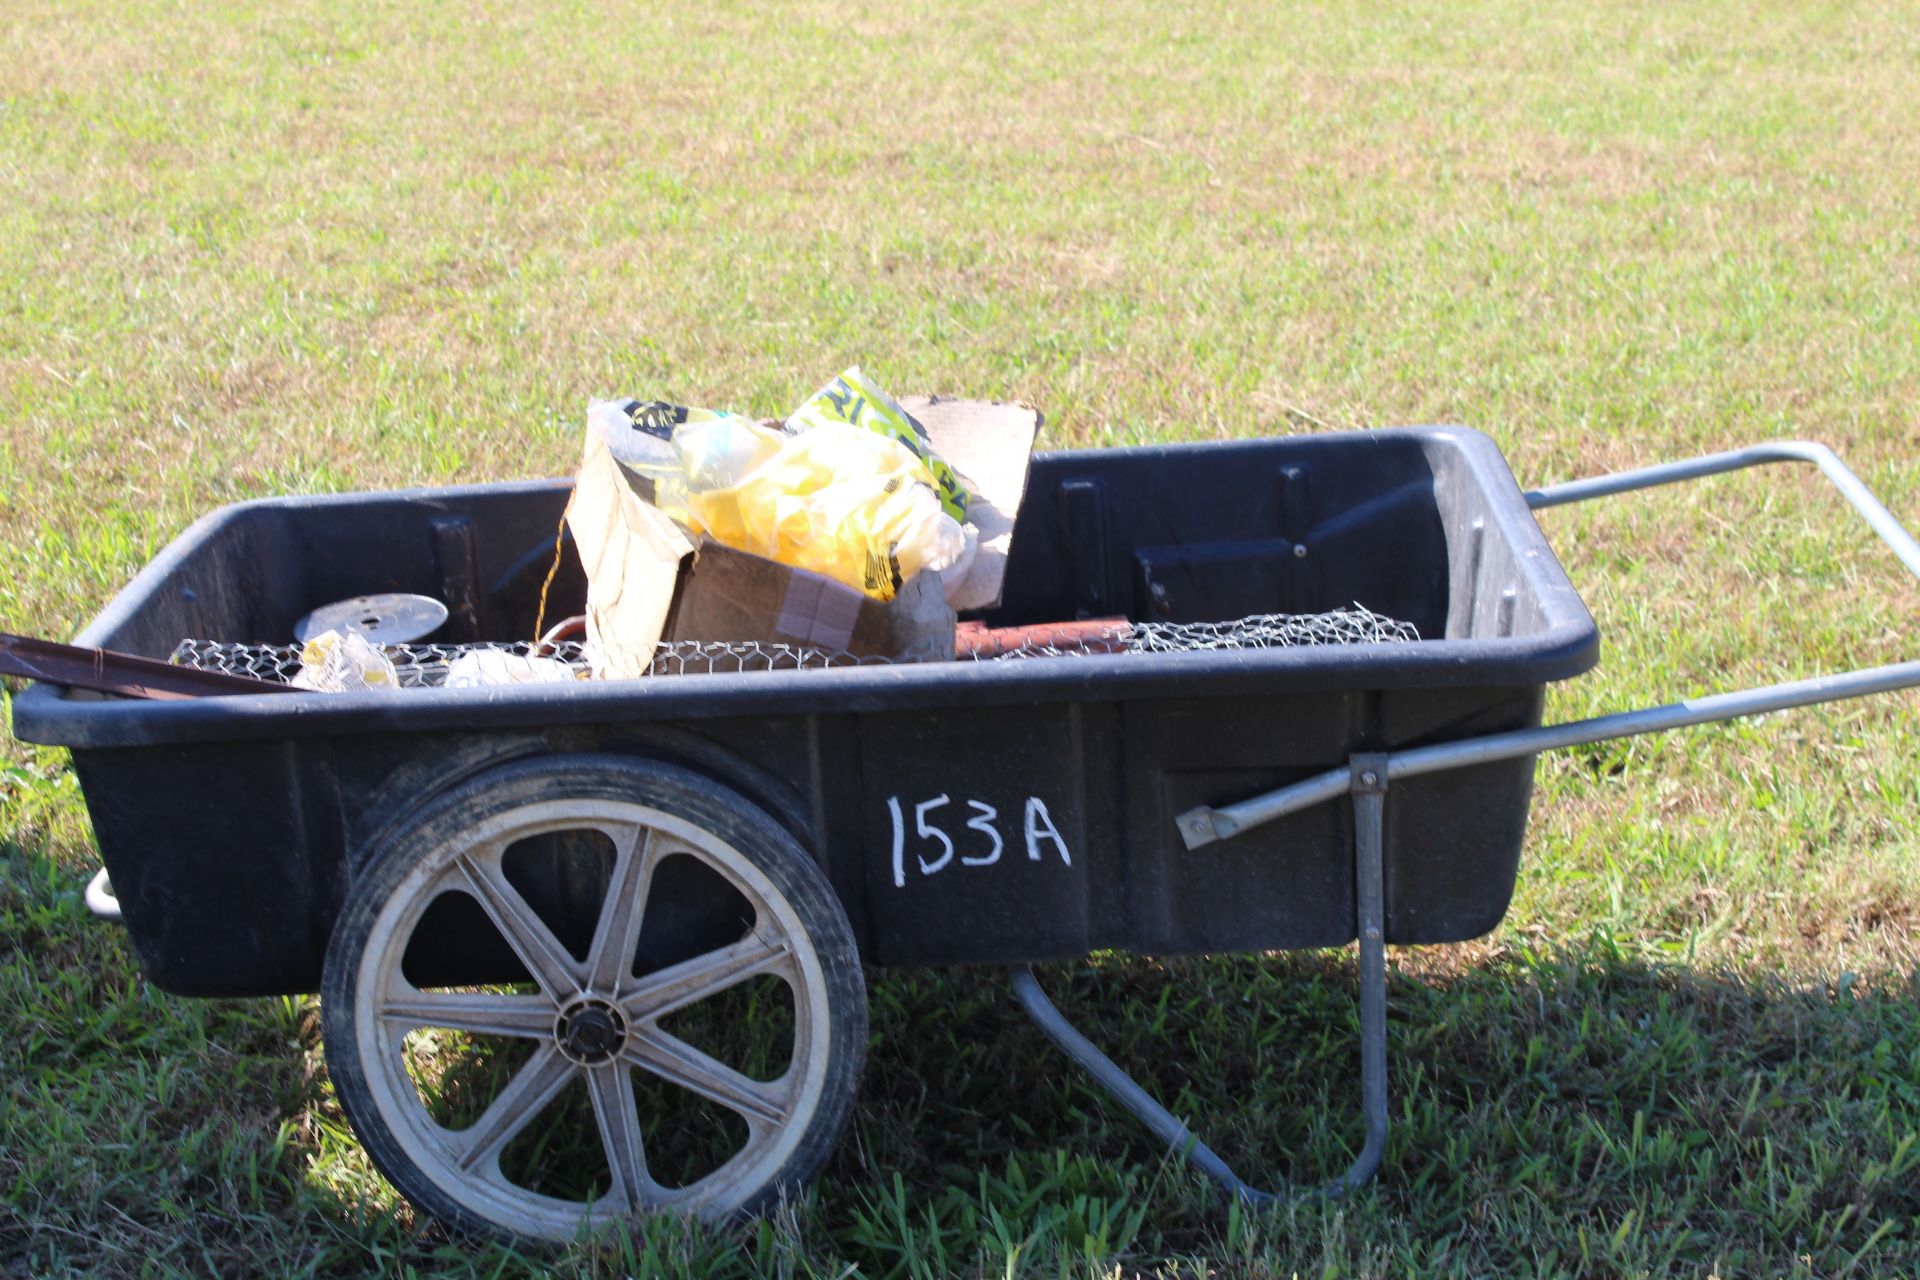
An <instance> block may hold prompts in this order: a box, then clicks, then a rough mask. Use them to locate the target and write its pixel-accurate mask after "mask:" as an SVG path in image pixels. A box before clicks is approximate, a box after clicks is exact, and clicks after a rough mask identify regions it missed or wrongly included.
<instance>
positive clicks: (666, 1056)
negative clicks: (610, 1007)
mask: <svg viewBox="0 0 1920 1280" xmlns="http://www.w3.org/2000/svg"><path fill="white" fill-rule="evenodd" d="M626 1055H627V1059H628V1060H629V1061H631V1062H633V1063H634V1064H636V1065H638V1066H641V1067H644V1068H646V1069H647V1070H648V1071H651V1072H653V1074H655V1075H657V1076H659V1077H660V1078H661V1079H662V1080H665V1081H667V1082H669V1083H670V1084H677V1085H679V1086H680V1087H681V1088H682V1089H685V1090H687V1091H688V1092H689V1093H697V1094H699V1095H700V1096H701V1097H703V1098H705V1099H707V1100H708V1101H710V1102H717V1103H719V1104H720V1105H721V1106H723V1107H725V1108H727V1109H728V1110H729V1111H734V1112H738V1113H739V1114H740V1115H741V1116H744V1117H745V1118H746V1119H747V1120H748V1121H749V1122H755V1121H757V1122H760V1123H763V1124H768V1125H779V1124H782V1123H784V1122H785V1120H786V1118H787V1099H786V1092H787V1090H786V1087H785V1081H784V1079H783V1080H780V1081H774V1082H772V1083H767V1084H763V1083H761V1082H760V1081H758V1080H753V1079H749V1078H748V1077H746V1076H744V1075H741V1074H740V1073H739V1072H738V1071H735V1070H734V1069H733V1068H732V1067H729V1066H728V1065H726V1064H725V1063H724V1062H721V1061H720V1060H719V1059H717V1058H715V1057H713V1056H711V1055H709V1054H705V1053H702V1052H701V1051H700V1050H698V1049H696V1048H694V1047H693V1046H692V1045H690V1044H688V1043H687V1042H686V1041H685V1040H682V1039H680V1037H678V1036H673V1035H668V1034H667V1033H666V1032H664V1031H662V1030H660V1028H658V1027H636V1028H635V1029H634V1031H633V1033H632V1035H630V1036H629V1037H628V1039H627V1048H626Z"/></svg>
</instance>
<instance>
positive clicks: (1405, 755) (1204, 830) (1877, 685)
mask: <svg viewBox="0 0 1920 1280" xmlns="http://www.w3.org/2000/svg"><path fill="white" fill-rule="evenodd" d="M1776 462H1804V463H1811V464H1812V465H1814V466H1817V467H1818V468H1820V471H1821V473H1822V474H1824V475H1825V476H1826V477H1827V479H1829V480H1830V481H1832V482H1833V484H1834V486H1835V488H1837V489H1838V490H1839V491H1840V494H1841V496H1842V497H1844V498H1846V500H1847V501H1848V503H1849V504H1851V505H1852V506H1853V508H1854V510H1855V511H1857V512H1859V513H1860V515H1861V516H1862V517H1864V518H1865V519H1866V521H1867V523H1868V525H1869V526H1871V527H1872V529H1873V530H1874V532H1875V533H1877V534H1879V535H1880V537H1881V539H1882V541H1884V542H1885V543H1886V545H1887V547H1888V548H1889V549H1890V550H1891V551H1892V552H1893V554H1894V556H1895V557H1896V558H1897V559H1899V561H1900V562H1901V563H1902V564H1903V565H1905V566H1906V567H1907V569H1908V570H1910V571H1911V572H1912V573H1913V574H1914V575H1915V576H1916V577H1920V542H1916V541H1915V540H1914V538H1913V535H1912V534H1910V533H1908V532H1907V530H1906V529H1905V528H1904V527H1903V526H1902V525H1901V524H1900V522H1899V520H1898V519H1896V518H1895V517H1894V515H1893V513H1892V512H1891V511H1889V510H1888V509H1887V507H1886V506H1885V504H1883V503H1882V502H1881V501H1880V500H1879V499H1878V498H1876V497H1875V496H1874V495H1873V493H1872V491H1871V490H1869V489H1868V488H1867V487H1866V485H1865V484H1863V483H1862V482H1861V480H1860V478H1859V477H1858V476H1856V475H1854V473H1853V472H1852V471H1850V470H1848V468H1847V466H1846V464H1845V463H1843V462H1842V461H1841V460H1840V458H1839V456H1838V455H1837V454H1835V453H1834V452H1833V450H1831V449H1829V448H1828V447H1827V446H1825V445H1823V444H1814V443H1809V442H1804V441H1780V442H1775V443H1770V444H1761V445H1754V446H1752V447H1750V448H1746V449H1735V450H1730V451H1728V452H1725V453H1715V454H1709V455H1706V456H1704V457H1700V458H1692V459H1688V460H1686V461H1683V462H1673V463H1666V464H1663V465H1660V466H1652V467H1643V468H1640V469H1638V470H1633V471H1623V472H1618V473H1615V474H1612V475H1604V476H1595V477H1592V478H1589V479H1586V480H1575V481H1570V482H1568V483H1566V484H1559V485H1551V486H1549V487H1547V488H1544V489H1534V490H1530V491H1528V492H1527V494H1526V499H1527V505H1528V506H1530V507H1532V508H1533V509H1534V510H1536V511H1539V510H1544V509H1546V508H1549V507H1557V506H1564V505H1566V504H1569V503H1574V502H1585V501H1588V500H1590V499H1593V498H1601V497H1608V496H1611V495H1613V494H1619V493H1631V492H1634V491H1636V490H1640V489H1651V488H1655V487H1657V486H1660V485H1668V484H1677V483H1680V482H1683V481H1689V480H1698V479H1702V478H1704V477H1707V476H1715V475H1724V474H1726V473H1727V472H1730V471H1739V470H1742V469H1744V468H1747V467H1754V466H1761V465H1765V464H1769V463H1776ZM1916 687H1920V661H1915V662H1902V663H1894V664H1891V665H1887V666H1880V667H1871V668H1867V669H1864V670H1860V671H1852V672H1847V673H1844V674H1840V675H1830V676H1819V677H1815V678H1813V679H1809V680H1794V681H1789V682H1786V683H1782V684H1773V685H1766V686H1763V687H1761V688H1757V689H1747V690H1741V691H1738V692H1734V693H1721V694H1713V695H1710V696H1707V697H1701V698H1690V699H1686V700H1683V701H1680V702H1674V703H1669V704H1667V705H1665V706H1660V707H1649V708H1646V709H1644V710H1639V711H1626V712H1619V713H1617V714H1614V715H1606V716H1596V717H1593V718H1591V719H1587V720H1576V721H1572V722H1569V723H1567V724H1559V725H1544V726H1542V727H1540V728H1537V729H1520V730H1515V731H1513V732H1510V733H1496V734H1488V735H1486V736H1483V737H1478V738H1467V739H1463V740H1461V741H1458V742H1445V743H1439V744H1436V745H1434V746H1428V747H1415V748H1411V749H1408V750H1405V751H1395V752H1383V753H1376V754H1365V755H1355V756H1354V757H1352V759H1351V760H1350V761H1349V762H1348V764H1347V765H1346V767H1344V768H1340V769H1330V770H1328V771H1327V772H1325V773H1322V774H1317V775H1315V776H1314V777H1311V778H1307V779H1304V780H1303V781H1300V782H1296V783H1293V784H1292V785H1290V786H1285V787H1280V788H1278V789H1276V790H1273V791H1269V792H1266V793H1265V794H1263V795H1258V796H1254V797H1252V798H1251V799H1247V800H1242V801H1240V802H1239V803H1238V804H1231V805H1224V806H1221V807H1218V808H1213V807H1206V806H1203V807H1200V808H1195V809H1190V810H1188V811H1186V812H1185V813H1182V814H1180V815H1179V816H1178V817H1177V818H1175V820H1174V822H1175V826H1176V827H1177V829H1178V830H1179V832H1180V838H1181V840H1182V842H1183V843H1184V844H1185V845H1186V847H1187V848H1188V849H1189V850H1195V849H1200V848H1203V847H1205V846H1206V845H1209V844H1212V843H1214V842H1215V841H1218V840H1226V839H1230V838H1232V837H1233V836H1236V835H1238V834H1240V833H1241V832H1243V831H1248V830H1251V829H1252V828H1254V827H1258V826H1261V825H1264V824H1265V823H1269V822H1273V821H1275V820H1276V819H1279V818H1283V817H1285V816H1287V815H1288V814H1291V813H1297V812H1299V811H1300V810H1302V809H1306V808H1310V807H1312V806H1313V805H1316V804H1322V803H1324V802H1326V801H1328V800H1331V799H1334V798H1335V797H1337V796H1342V795H1351V796H1353V799H1354V884H1355V890H1356V903H1355V907H1356V910H1355V916H1356V919H1355V922H1354V923H1355V932H1356V934H1357V935H1358V938H1359V952H1360V955H1359V979H1360V983H1359V986H1360V990H1359V999H1360V1058H1361V1099H1362V1101H1361V1106H1362V1111H1363V1114H1364V1116H1365V1120H1366V1142H1365V1145H1364V1146H1363V1147H1362V1149H1361V1152H1360V1154H1359V1156H1358V1157H1356V1158H1355V1160H1354V1162H1353V1164H1352V1166H1351V1167H1350V1168H1349V1169H1348V1170H1347V1172H1346V1173H1345V1174H1343V1175H1342V1176H1341V1177H1339V1178H1337V1179H1335V1180H1334V1181H1332V1182H1329V1183H1326V1184H1324V1185H1322V1186H1320V1187H1318V1188H1312V1189H1308V1190H1307V1191H1306V1194H1310V1195H1312V1194H1317V1195H1324V1196H1338V1195H1342V1194H1344V1193H1345V1192H1347V1191H1350V1190H1352V1189H1353V1188H1354V1187H1357V1186H1359V1185H1360V1184H1362V1183H1364V1182H1365V1181H1366V1180H1367V1179H1368V1178H1370V1177H1372V1176H1373V1173H1374V1171H1375V1170H1376V1169H1377V1168H1378V1167H1379V1165H1380V1156H1381V1152H1382V1150H1383V1149H1384V1147H1385V1145H1386V1137H1387V1124H1388V1115H1387V1082H1386V1071H1387V1021H1386V936H1385V932H1386V913H1385V910H1384V904H1383V895H1384V890H1385V885H1384V875H1383V869H1382V865H1381V849H1382V831H1383V826H1384V816H1385V805H1386V793H1387V789H1388V787H1389V786H1390V785H1391V784H1392V783H1393V782H1395V781H1397V780H1400V779H1404V778H1414V777H1419V776H1421V775H1423V774H1429V773H1440V772H1444V771H1446V770H1450V769H1464V768H1470V767H1472V766H1474V765H1481V764H1490V763H1493V762H1495V761H1501V760H1514V759H1518V758H1521V757H1523V756H1532V755H1538V754H1539V753H1540V752H1542V751H1555V750H1560V749H1563V748H1566V747H1575V746H1586V745H1589V744H1591V743H1595V742H1605V741H1609V740H1612V739H1616V738H1626V737H1635V736H1638V735H1640V734H1647V733H1665V732H1667V731H1669V730H1673V729H1682V728H1687V727H1690V726H1693V725H1700V724H1708V723H1712V722H1714V721H1723V720H1734V719H1738V718H1740V717H1742V716H1753V715H1765V714H1767V713H1769V712H1774V711H1784V710H1787V709H1789V708H1793V707H1804V706H1810V705H1813V704H1815V703H1821V702H1837V701H1840V700H1842V699H1847V698H1859V697H1865V696H1867V695H1869V694H1875V693H1887V692H1892V691H1894V690H1899V689H1912V688H1916ZM1013 985H1014V992H1015V994H1016V995H1017V996H1018V997H1019V999H1020V1002H1021V1004H1022V1005H1023V1006H1024V1007H1025V1008H1026V1010H1027V1013H1028V1014H1029V1015H1030V1016H1031V1017H1032V1018H1033V1020H1034V1022H1035V1023H1037V1024H1038V1025H1039V1027H1040V1029H1041V1031H1042V1032H1044V1033H1045V1034H1046V1035H1047V1037H1048V1038H1049V1039H1051V1040H1052V1041H1053V1042H1054V1044H1056V1045H1058V1046H1059V1047H1060V1048H1061V1049H1062V1050H1063V1051H1064V1052H1065V1053H1066V1054H1067V1056H1068V1057H1070V1058H1072V1059H1073V1060H1074V1061H1075V1062H1077V1063H1079V1064H1080V1065H1081V1066H1082V1067H1083V1068H1085V1069H1086V1070H1087V1072H1088V1073H1089V1074H1091V1075H1092V1076H1093V1078H1094V1080H1095V1082H1096V1083H1098V1084H1099V1085H1100V1086H1101V1087H1102V1088H1104V1089H1106V1090H1107V1092H1108V1093H1110V1094H1111V1095H1112V1096H1113V1097H1114V1099H1115V1100H1116V1101H1118V1102H1119V1103H1120V1105H1121V1106H1123V1107H1125V1108H1126V1109H1127V1110H1128V1111H1129V1112H1131V1113H1132V1114H1133V1115H1135V1116H1137V1117H1138V1118H1139V1119H1140V1120H1142V1121H1143V1122H1144V1123H1145V1124H1146V1125H1147V1127H1148V1128H1150V1129H1151V1130H1153V1132H1154V1133H1155V1134H1156V1135H1158V1136H1159V1137H1160V1138H1162V1139H1163V1140H1164V1141H1166V1142H1167V1144H1168V1145H1169V1146H1171V1147H1172V1148H1173V1149H1174V1150H1176V1151H1179V1152H1181V1153H1182V1154H1184V1155H1185V1156H1186V1157H1187V1159H1188V1160H1190V1161H1192V1163H1193V1164H1194V1166H1195V1167H1196V1168H1198V1169H1199V1170H1200V1171H1201V1172H1202V1173H1204V1174H1206V1175H1207V1176H1208V1177H1210V1178H1212V1179H1213V1180H1214V1181H1215V1182H1218V1183H1219V1184H1220V1185H1221V1186H1222V1187H1224V1188H1226V1189H1227V1190H1228V1191H1230V1192H1232V1193H1233V1194H1235V1195H1237V1196H1239V1197H1241V1198H1242V1199H1244V1200H1247V1201H1249V1202H1251V1203H1255V1204H1265V1203H1271V1202H1273V1201H1275V1200H1276V1199H1279V1198H1280V1197H1279V1196H1277V1195H1276V1194H1275V1193H1272V1192H1267V1191H1262V1190H1259V1189H1257V1188H1255V1187H1252V1186H1250V1185H1249V1184H1248V1183H1246V1182H1245V1181H1244V1180H1243V1179H1241V1178H1240V1177H1239V1175H1237V1174H1236V1173H1234V1171H1233V1170H1232V1169H1231V1168H1230V1167H1229V1166H1228V1165H1227V1164H1226V1162H1225V1161H1223V1160H1222V1159H1221V1158H1220V1157H1219V1156H1218V1155H1217V1154H1215V1153H1214V1152H1213V1151H1212V1150H1211V1149H1209V1148H1208V1147H1207V1146H1206V1144H1204V1143H1202V1142H1201V1141H1200V1140H1199V1139H1198V1138H1197V1137H1195V1136H1194V1134H1193V1132H1192V1131H1191V1130H1190V1129H1188V1128H1187V1126H1186V1125H1185V1124H1183V1123H1181V1121H1180V1120H1179V1119H1177V1118H1176V1117H1175V1116H1174V1115H1173V1114H1172V1113H1171V1112H1169V1111H1168V1110H1167V1109H1166V1108H1165V1107H1163V1106H1161V1105H1160V1103H1158V1102H1157V1101H1155V1100H1154V1099H1153V1097H1152V1096H1151V1095H1149V1094H1148V1093H1147V1092H1146V1091H1145V1090H1144V1089H1142V1088H1141V1087H1140V1086H1139V1085H1138V1084H1137V1083H1135V1082H1134V1081H1133V1080H1132V1079H1131V1078H1130V1077H1128V1076H1127V1074H1126V1073H1125V1072H1124V1071H1122V1070H1121V1069H1120V1068H1119V1067H1117V1066H1115V1065H1114V1063H1113V1061H1112V1060H1111V1059H1109V1058H1108V1057H1107V1056H1106V1055H1105V1054H1103V1053H1101V1052H1100V1050H1099V1049H1098V1048H1096V1047H1095V1046H1094V1045H1093V1044H1092V1043H1091V1042H1090V1041H1088V1040H1087V1038H1086V1037H1085V1036H1083V1035H1081V1034H1080V1033H1079V1032H1078V1031H1077V1030H1075V1029H1074V1027H1073V1025H1072V1024H1071V1023H1069V1022H1068V1021H1067V1020H1066V1019H1065V1018H1064V1017H1062V1016H1061V1014H1060V1012H1059V1010H1058V1009H1056V1008H1055V1007H1054V1006H1053V1004H1052V1003H1051V1002H1050V1001H1048V999H1047V997H1046V995H1045V993H1044V992H1042V991H1041V990H1040V986H1039V983H1038V982H1036V981H1035V979H1034V976H1033V971H1032V970H1031V969H1029V968H1021V969H1017V970H1015V972H1014V978H1013Z"/></svg>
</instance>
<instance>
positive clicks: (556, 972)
mask: <svg viewBox="0 0 1920 1280" xmlns="http://www.w3.org/2000/svg"><path fill="white" fill-rule="evenodd" d="M454 865H455V866H456V867H458V868H459V869H460V874H461V875H462V876H463V877H464V878H465V880H466V883H467V887H468V888H470V889H471V890H472V891H473V896H474V897H476V898H478V899H479V900H480V905H481V907H482V908H484V909H485V911H486V913H487V918H488V919H490V920H492V921H493V923H494V927H495V928H497V929H499V930H500V934H501V936H502V937H504V938H505V939H506V940H507V945H509V946H511V947H512V948H513V952H514V954H515V955H517V956H519V957H520V963H521V964H524V965H526V966H527V971H528V972H529V973H531V974H532V975H533V978H534V981H536V982H538V983H539V984H540V985H541V986H542V987H544V988H546V991H547V994H548V995H550V996H552V997H553V998H554V999H555V1000H561V1001H564V1000H566V999H567V998H568V997H569V996H571V995H573V994H574V993H575V992H576V991H578V990H579V989H580V982H579V978H578V976H577V973H576V968H577V966H576V965H575V964H574V960H573V957H572V956H569V955H568V954H567V949H566V948H565V947H563V946H561V945H560V940H559V939H558V938H556V937H554V936H553V931H552V930H551V929H549V928H547V925H546V922H545V921H543V920H542V919H541V918H540V917H539V916H538V915H537V914H535V912H534V910H533V908H532V907H531V906H529V905H527V900H526V899H525V898H523V897H521V896H520V894H519V891H518V890H516V889H515V888H514V887H513V886H512V885H510V884H508V883H507V878H506V876H505V874H504V873H502V872H501V870H500V862H499V859H498V858H489V859H484V860H483V859H480V858H476V857H474V856H473V855H472V854H470V853H463V854H461V855H460V856H459V858H458V859H457V860H456V861H455V863H454Z"/></svg>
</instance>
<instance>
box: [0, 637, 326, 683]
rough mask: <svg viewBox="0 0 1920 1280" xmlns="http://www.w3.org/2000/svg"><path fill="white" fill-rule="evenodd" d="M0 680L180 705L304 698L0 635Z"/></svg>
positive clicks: (123, 656) (107, 652) (232, 679)
mask: <svg viewBox="0 0 1920 1280" xmlns="http://www.w3.org/2000/svg"><path fill="white" fill-rule="evenodd" d="M0 675H9V676H20V677H22V678H23V679H27V680H42V681H45V682H46V683H47V684H57V685H64V686H66V687H67V688H69V689H91V690H93V691H94V692H96V693H117V694H120V695H121V696H123V697H128V698H151V699H160V700H178V699H184V698H206V697H218V696H221V695H226V694H239V693H304V692H305V690H303V689H296V688H294V687H293V686H292V685H287V684H277V683H275V682H273V681H269V680H255V679H253V678H251V677H249V676H230V675H226V674H223V673H221V672H217V671H197V670H195V669H194V668H192V667H178V666H175V665H174V664H173V663H171V662H161V661H158V660H157V659H154V658H141V657H136V656H134V655H133V654H130V653H116V652H114V651H113V650H111V649H83V648H80V647H78V646H76V645H70V644H58V643H56V642H54V641H52V640H34V639H31V638H30V637H27V636H16V635H10V634H8V633H7V632H4V631H0Z"/></svg>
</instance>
